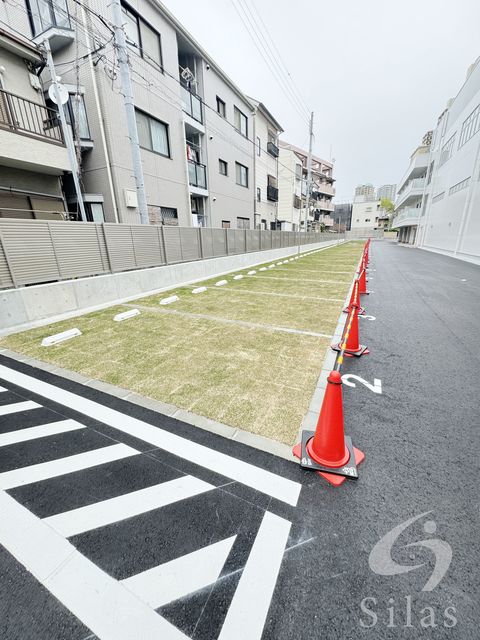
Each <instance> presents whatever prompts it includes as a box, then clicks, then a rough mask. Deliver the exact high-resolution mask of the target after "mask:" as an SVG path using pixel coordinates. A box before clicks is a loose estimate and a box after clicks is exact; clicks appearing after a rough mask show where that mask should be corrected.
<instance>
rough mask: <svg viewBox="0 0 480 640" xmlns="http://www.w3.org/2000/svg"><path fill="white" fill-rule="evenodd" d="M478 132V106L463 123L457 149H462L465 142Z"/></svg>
mask: <svg viewBox="0 0 480 640" xmlns="http://www.w3.org/2000/svg"><path fill="white" fill-rule="evenodd" d="M479 130H480V104H479V105H478V107H477V108H476V109H474V110H473V111H472V113H471V114H470V115H469V116H468V118H467V119H466V120H465V122H464V123H463V124H462V130H461V132H460V140H459V141H458V148H459V149H460V147H462V146H463V145H464V144H465V143H466V142H468V141H469V140H470V138H473V136H474V135H475V134H476V133H477V132H478V131H479Z"/></svg>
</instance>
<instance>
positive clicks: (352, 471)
mask: <svg viewBox="0 0 480 640" xmlns="http://www.w3.org/2000/svg"><path fill="white" fill-rule="evenodd" d="M313 436H314V432H313V431H303V432H302V442H299V443H298V444H296V445H295V446H294V447H293V455H294V456H295V457H296V458H300V466H301V467H302V468H304V469H310V470H311V471H315V472H316V473H318V475H319V476H322V478H324V479H325V480H326V481H327V482H329V483H330V484H332V485H333V486H335V487H338V486H340V485H342V484H343V483H344V482H345V480H347V478H351V479H352V480H358V470H357V467H358V465H360V464H361V463H362V462H363V461H364V460H365V454H364V453H363V451H360V449H357V447H354V446H353V444H352V439H351V438H350V437H349V436H345V446H346V447H347V449H348V451H349V453H350V459H349V460H348V462H347V463H346V464H345V465H344V466H343V467H340V468H338V469H332V468H331V467H324V466H322V465H319V464H318V463H317V462H315V461H314V460H312V458H310V456H309V455H308V452H307V443H308V441H309V440H310V439H311V438H313ZM309 460H310V461H311V464H309V462H308V461H309ZM304 462H305V463H306V464H304Z"/></svg>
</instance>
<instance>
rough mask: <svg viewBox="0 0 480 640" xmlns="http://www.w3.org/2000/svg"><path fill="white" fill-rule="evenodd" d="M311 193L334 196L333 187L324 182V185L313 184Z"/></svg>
mask: <svg viewBox="0 0 480 640" xmlns="http://www.w3.org/2000/svg"><path fill="white" fill-rule="evenodd" d="M313 191H314V192H316V193H319V194H324V195H327V196H334V195H335V188H334V187H333V185H332V184H330V183H328V182H326V183H320V184H318V183H317V184H314V185H313Z"/></svg>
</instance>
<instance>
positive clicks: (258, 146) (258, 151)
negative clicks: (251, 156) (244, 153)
mask: <svg viewBox="0 0 480 640" xmlns="http://www.w3.org/2000/svg"><path fill="white" fill-rule="evenodd" d="M261 147H262V143H261V140H260V138H259V137H258V136H257V156H259V155H260V153H261Z"/></svg>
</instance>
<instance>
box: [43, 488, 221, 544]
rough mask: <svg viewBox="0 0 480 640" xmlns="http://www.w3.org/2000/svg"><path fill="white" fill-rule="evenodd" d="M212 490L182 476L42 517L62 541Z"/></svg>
mask: <svg viewBox="0 0 480 640" xmlns="http://www.w3.org/2000/svg"><path fill="white" fill-rule="evenodd" d="M212 489H215V487H214V486H213V485H211V484H208V483H207V482H203V480H199V479H198V478H194V477H193V476H183V477H181V478H176V479H175V480H170V481H168V482H162V483H161V484H156V485H154V486H152V487H147V488H145V489H139V490H138V491H132V492H131V493H126V494H123V495H121V496H117V497H115V498H110V499H109V500H102V501H100V502H95V503H94V504H89V505H86V506H85V507H79V508H78V509H72V510H71V511H65V512H64V513H58V514H56V515H54V516H50V517H48V518H44V522H46V523H47V524H48V525H50V526H51V527H53V528H54V529H55V531H58V533H61V534H62V535H63V536H65V537H66V538H68V537H70V536H74V535H76V534H78V533H83V532H84V531H91V530H92V529H97V528H98V527H104V526H106V525H108V524H112V523H113V522H119V521H120V520H125V518H132V517H133V516H138V515H140V514H141V513H146V512H147V511H151V510H152V509H158V508H160V507H164V506H166V505H167V504H172V503H173V502H178V501H179V500H185V499H186V498H191V497H193V496H196V495H198V494H200V493H204V492H205V491H211V490H212Z"/></svg>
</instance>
